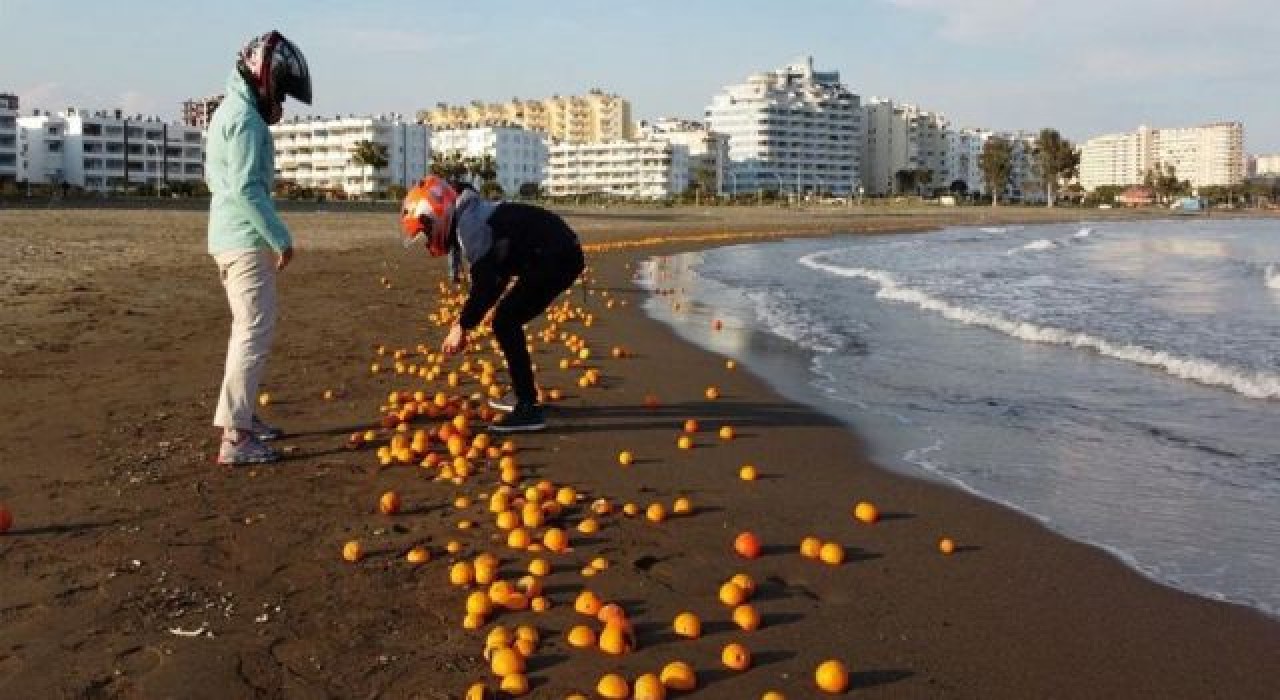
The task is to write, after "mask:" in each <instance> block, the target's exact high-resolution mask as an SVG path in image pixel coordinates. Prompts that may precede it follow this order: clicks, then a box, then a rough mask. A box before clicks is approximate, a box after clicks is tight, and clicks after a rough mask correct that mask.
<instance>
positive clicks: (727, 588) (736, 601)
mask: <svg viewBox="0 0 1280 700" xmlns="http://www.w3.org/2000/svg"><path fill="white" fill-rule="evenodd" d="M746 600H747V592H746V591H744V590H742V586H739V585H738V584H736V583H734V582H733V581H726V582H725V583H724V585H722V586H720V602H721V603H724V604H725V605H728V606H730V607H737V606H739V605H742V604H743V603H745V602H746Z"/></svg>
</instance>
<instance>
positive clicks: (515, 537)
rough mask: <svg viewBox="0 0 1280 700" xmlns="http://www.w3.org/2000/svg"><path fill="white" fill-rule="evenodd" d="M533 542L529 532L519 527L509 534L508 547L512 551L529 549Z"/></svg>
mask: <svg viewBox="0 0 1280 700" xmlns="http://www.w3.org/2000/svg"><path fill="white" fill-rule="evenodd" d="M532 541H533V539H532V537H531V536H530V535H529V531H528V530H526V529H524V528H522V527H517V528H515V529H514V530H512V531H511V532H510V533H508V534H507V546H508V547H510V548H512V549H528V548H529V543H530V542H532Z"/></svg>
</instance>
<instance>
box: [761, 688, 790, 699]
mask: <svg viewBox="0 0 1280 700" xmlns="http://www.w3.org/2000/svg"><path fill="white" fill-rule="evenodd" d="M760 700H787V696H785V695H783V694H782V693H781V692H779V691H777V690H766V691H764V695H761V696H760Z"/></svg>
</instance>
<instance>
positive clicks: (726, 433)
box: [720, 425, 735, 440]
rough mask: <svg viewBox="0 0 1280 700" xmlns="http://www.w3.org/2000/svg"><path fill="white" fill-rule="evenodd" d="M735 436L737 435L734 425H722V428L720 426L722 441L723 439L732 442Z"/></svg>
mask: <svg viewBox="0 0 1280 700" xmlns="http://www.w3.org/2000/svg"><path fill="white" fill-rule="evenodd" d="M734 435H735V433H734V431H733V426H732V425H722V426H720V439H721V440H732V439H733V436H734Z"/></svg>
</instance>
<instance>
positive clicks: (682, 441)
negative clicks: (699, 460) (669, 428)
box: [676, 435, 693, 450]
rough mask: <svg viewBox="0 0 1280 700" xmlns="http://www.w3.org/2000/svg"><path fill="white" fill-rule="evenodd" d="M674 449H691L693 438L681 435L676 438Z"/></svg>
mask: <svg viewBox="0 0 1280 700" xmlns="http://www.w3.org/2000/svg"><path fill="white" fill-rule="evenodd" d="M676 447H678V448H680V449H682V450H691V449H693V438H691V437H689V436H688V435H681V436H680V437H678V438H676Z"/></svg>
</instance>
